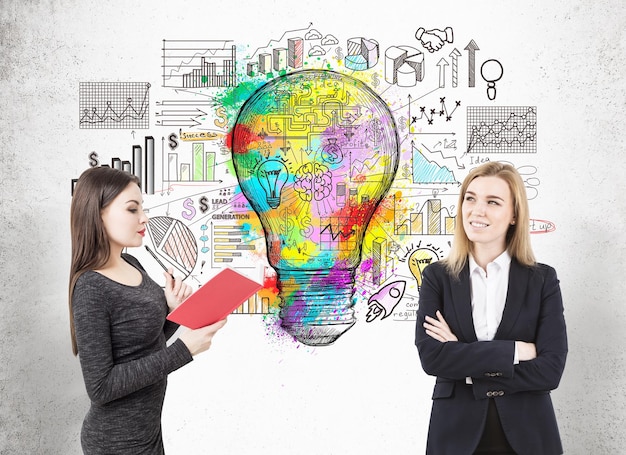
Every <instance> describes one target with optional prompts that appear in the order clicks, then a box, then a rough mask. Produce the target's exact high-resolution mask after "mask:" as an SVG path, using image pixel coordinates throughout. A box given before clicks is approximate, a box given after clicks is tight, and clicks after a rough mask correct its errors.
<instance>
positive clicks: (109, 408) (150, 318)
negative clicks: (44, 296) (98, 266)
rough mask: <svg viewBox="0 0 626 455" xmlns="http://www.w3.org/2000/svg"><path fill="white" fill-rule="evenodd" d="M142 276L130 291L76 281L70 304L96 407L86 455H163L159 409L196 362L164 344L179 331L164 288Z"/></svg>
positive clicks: (84, 435)
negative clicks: (170, 378) (175, 376)
mask: <svg viewBox="0 0 626 455" xmlns="http://www.w3.org/2000/svg"><path fill="white" fill-rule="evenodd" d="M122 257H123V258H124V259H125V260H126V261H127V262H128V263H130V264H131V265H133V266H134V267H136V268H137V269H138V270H139V271H140V272H141V274H142V282H141V284H140V285H139V286H126V285H123V284H120V283H118V282H116V281H113V280H111V279H109V278H107V277H105V276H104V275H101V274H100V273H97V272H94V271H88V272H85V273H84V274H83V275H82V276H81V277H80V278H79V279H78V281H77V283H76V287H75V288H74V294H73V298H72V307H73V314H74V324H75V330H76V342H77V345H78V356H79V359H80V364H81V368H82V372H83V378H84V380H85V387H86V389H87V394H88V395H89V398H90V400H91V407H90V408H89V412H88V413H87V415H86V417H85V420H84V422H83V427H82V431H81V444H82V448H83V452H84V453H85V454H86V455H104V454H111V455H125V454H128V455H130V454H132V455H138V454H145V455H148V454H149V455H158V454H163V453H164V449H163V439H162V434H161V410H162V407H163V400H164V397H165V388H166V385H167V375H168V374H169V373H171V372H172V371H174V370H176V369H178V368H180V367H181V366H183V365H185V364H187V363H188V362H190V361H191V360H192V359H193V358H192V356H191V354H190V353H189V350H188V349H187V347H186V346H185V344H184V343H183V342H182V341H181V340H180V339H178V340H176V341H175V342H174V343H172V344H171V345H170V346H166V340H167V338H169V337H170V336H171V335H172V334H173V333H174V332H175V331H176V329H177V327H178V326H177V325H175V324H173V323H171V322H169V321H167V320H166V319H165V317H166V315H167V312H168V308H167V302H166V300H165V295H164V293H163V289H162V288H161V287H160V286H159V285H158V284H157V283H155V282H154V281H153V280H152V279H151V278H150V277H149V276H148V275H147V273H146V272H145V270H144V269H143V267H141V265H140V264H139V262H138V261H137V259H135V258H134V257H132V256H130V255H128V254H123V255H122Z"/></svg>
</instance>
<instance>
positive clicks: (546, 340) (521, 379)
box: [473, 264, 568, 398]
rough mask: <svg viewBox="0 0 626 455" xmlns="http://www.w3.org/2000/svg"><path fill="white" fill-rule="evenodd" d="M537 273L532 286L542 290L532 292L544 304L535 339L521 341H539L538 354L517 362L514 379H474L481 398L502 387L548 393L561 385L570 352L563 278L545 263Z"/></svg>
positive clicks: (515, 391) (538, 268) (541, 307)
mask: <svg viewBox="0 0 626 455" xmlns="http://www.w3.org/2000/svg"><path fill="white" fill-rule="evenodd" d="M533 273H534V279H533V282H532V283H531V285H533V286H537V287H538V288H539V291H538V292H537V295H536V296H535V295H533V293H530V295H531V298H535V299H539V305H540V306H539V314H538V318H537V326H536V331H535V338H534V339H532V340H521V341H527V342H533V343H535V346H536V348H537V357H536V358H535V359H533V360H529V361H525V362H520V363H519V364H518V365H515V367H514V372H513V376H512V377H510V378H501V377H488V378H487V377H482V378H480V377H476V378H473V382H474V386H473V387H474V395H475V396H476V397H477V398H480V397H485V396H486V394H487V392H488V391H490V390H499V391H502V392H503V393H504V394H509V393H517V392H527V391H531V392H547V391H550V390H554V389H556V388H557V387H558V385H559V382H560V380H561V377H562V375H563V371H564V369H565V360H566V357H567V351H568V346H567V331H566V325H565V317H564V309H563V299H562V295H561V289H560V285H559V280H558V278H557V274H556V271H555V270H554V269H553V268H552V267H549V266H546V265H543V264H539V265H537V267H536V270H535V271H534V272H533ZM520 317H522V316H520ZM525 321H526V322H528V320H525ZM531 322H532V321H531Z"/></svg>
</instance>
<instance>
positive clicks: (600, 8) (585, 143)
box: [0, 0, 626, 455]
mask: <svg viewBox="0 0 626 455" xmlns="http://www.w3.org/2000/svg"><path fill="white" fill-rule="evenodd" d="M366 3H367V2H365V3H363V2H362V3H353V2H342V1H333V2H330V1H320V2H305V3H303V2H300V3H298V2H286V1H269V2H265V3H259V2H252V1H249V2H248V1H245V2H244V1H233V2H227V3H224V4H215V5H214V4H213V3H209V2H199V1H197V2H192V1H181V2H164V1H158V2H149V1H137V2H121V1H120V2H112V1H103V0H84V1H79V0H59V1H52V0H48V1H26V2H25V1H18V0H3V1H2V3H1V4H0V57H1V58H0V101H1V102H0V137H1V143H2V146H1V147H0V176H1V184H0V226H2V230H1V231H0V270H1V273H0V277H2V278H1V280H2V281H1V284H0V289H1V290H2V292H1V293H0V309H1V311H2V313H1V317H0V334H1V335H0V336H1V337H2V340H1V341H2V342H1V344H0V454H3V455H4V454H47V455H54V454H59V455H67V454H74V453H80V443H79V432H80V426H81V422H82V418H83V416H84V414H85V412H86V409H87V406H88V402H87V398H86V395H85V392H84V386H83V383H82V377H81V373H80V368H79V364H78V360H77V359H76V358H74V357H73V356H72V354H71V349H70V341H69V328H68V311H67V297H66V295H67V278H68V275H67V272H68V269H69V226H68V219H69V203H70V198H69V191H70V183H69V182H70V179H71V178H74V177H76V176H78V175H79V173H80V171H81V170H83V169H84V168H85V167H86V158H85V157H86V154H87V153H88V152H89V150H95V149H98V150H108V151H110V152H111V153H115V152H114V151H115V150H116V149H121V148H124V149H126V147H127V143H128V141H129V139H130V134H131V133H130V132H129V131H115V130H109V131H107V132H106V133H105V134H104V133H102V132H99V133H97V134H96V132H94V131H79V130H78V127H77V124H78V102H77V93H78V86H79V82H81V81H89V80H94V79H96V80H102V81H106V80H119V81H125V80H136V81H143V80H147V79H150V80H153V79H154V80H155V83H156V84H158V82H159V81H158V77H155V75H157V76H158V74H160V68H159V65H160V63H159V58H160V52H161V51H160V46H161V40H162V39H164V38H168V39H175V38H181V39H182V38H184V39H233V40H236V41H238V42H246V39H248V40H252V38H254V41H255V42H260V41H261V40H267V39H268V37H272V36H279V35H280V34H281V33H282V32H283V31H285V30H288V29H293V28H299V27H303V26H306V25H307V24H308V23H309V22H311V21H312V22H314V23H315V25H316V26H318V28H323V29H329V30H331V29H335V30H337V29H341V28H343V29H345V33H346V34H347V35H350V36H352V35H354V36H360V34H366V35H367V36H370V35H371V36H377V37H379V38H380V39H381V40H382V42H385V43H392V42H394V39H396V40H398V41H400V42H402V41H406V40H409V39H411V38H412V36H413V34H414V32H415V29H416V28H417V27H418V26H419V25H420V24H423V23H429V24H445V25H448V24H449V25H452V26H454V27H455V29H458V30H459V31H461V30H462V31H463V33H465V34H466V35H467V34H472V33H473V34H474V35H475V36H476V37H483V40H485V41H491V42H492V43H494V45H495V43H496V42H497V43H499V45H500V46H501V47H500V48H499V49H500V51H499V52H501V53H503V52H504V49H509V50H510V55H509V56H508V62H509V63H508V66H507V71H508V69H509V68H511V69H513V71H514V72H513V73H512V74H515V78H516V79H517V80H520V79H521V78H523V77H524V75H526V76H527V79H525V80H524V82H523V83H521V85H519V84H518V85H516V86H515V90H518V91H519V97H518V98H516V97H515V96H514V95H509V97H510V99H511V102H513V103H519V104H533V105H537V106H538V107H539V114H538V115H539V136H538V138H539V148H540V153H539V155H538V160H539V162H538V165H539V167H541V168H542V169H543V170H544V178H543V179H542V182H541V185H542V187H541V191H542V198H541V201H540V202H539V203H538V204H539V205H537V206H535V207H536V209H537V212H539V213H542V214H545V218H547V219H550V220H552V221H553V222H554V223H556V225H557V227H558V229H557V231H556V232H555V233H553V234H550V235H545V236H537V237H535V238H534V240H533V241H534V242H535V248H536V250H537V254H538V256H539V258H540V259H541V260H542V261H543V262H546V263H549V264H551V265H553V266H554V267H556V269H557V270H558V272H559V276H560V279H561V284H562V289H563V294H564V297H565V307H566V318H567V323H568V329H569V338H570V355H569V358H568V364H567V368H566V372H565V376H564V378H563V381H562V383H561V386H560V388H559V389H558V390H557V391H556V392H554V393H553V400H554V403H555V407H556V410H557V414H558V418H559V422H560V427H561V432H562V438H563V443H564V447H565V453H566V454H568V455H588V454H594V455H602V454H607V455H614V454H619V453H626V430H625V429H624V428H625V424H626V422H625V420H626V398H625V396H626V393H625V392H626V386H625V384H626V381H625V379H624V378H625V377H626V368H625V364H624V360H625V357H626V355H625V354H624V347H625V346H626V330H625V329H626V305H625V304H624V296H625V295H626V282H625V280H624V279H623V275H624V271H625V270H626V264H625V260H624V257H625V252H626V238H625V234H624V232H625V230H624V225H625V221H626V219H625V215H624V207H625V206H626V200H625V197H626V196H625V194H626V178H625V176H624V172H625V169H626V167H625V166H624V150H625V148H626V147H625V145H626V143H625V141H624V134H625V133H626V127H625V126H624V125H625V124H626V122H625V120H626V118H625V115H624V108H625V106H626V97H625V94H626V81H625V78H624V72H625V71H626V62H625V56H626V33H625V30H626V9H625V8H624V4H623V0H594V1H592V0H557V1H552V2H541V1H538V0H536V1H508V2H500V1H496V0H491V1H488V0H481V1H473V2H466V1H457V2H450V1H448V2H446V1H444V2H433V4H432V5H431V4H429V3H427V2H422V1H411V2H408V1H395V0H392V1H387V2H384V3H376V4H372V5H371V6H370V3H367V6H366ZM357 5H359V6H357ZM479 44H480V43H479ZM507 89H510V86H508V85H507V81H506V80H503V82H502V85H499V90H502V93H505V92H506V90H507ZM498 96H500V94H499V95H498ZM503 96H504V95H503ZM231 319H232V320H231V321H230V322H229V324H230V326H229V329H230V330H229V331H225V333H224V334H223V336H222V337H221V338H220V339H219V340H216V343H215V349H213V350H212V351H210V352H209V353H207V354H206V355H205V356H204V357H201V358H200V359H198V361H197V362H194V363H193V364H192V365H191V366H189V368H185V369H184V371H183V370H181V371H180V372H176V373H175V374H173V375H172V376H171V379H170V388H169V390H168V397H167V401H166V405H165V409H164V419H163V421H164V435H165V439H166V446H167V448H168V450H169V453H172V454H180V453H191V454H203V453H221V454H237V455H240V454H244V453H257V454H274V455H276V454H290V453H294V450H293V448H294V447H297V448H298V450H297V452H298V453H301V454H303V455H308V454H313V453H322V452H324V453H331V454H334V453H336V454H339V453H341V454H346V455H350V454H359V455H363V454H380V453H388V454H394V455H405V454H409V453H421V452H422V450H423V447H424V443H425V435H426V427H427V422H428V414H429V411H430V391H431V385H432V380H431V378H428V377H426V376H425V375H424V374H423V372H422V371H421V369H420V367H419V363H418V358H417V354H416V352H415V348H414V346H413V344H412V343H413V334H412V330H413V328H412V325H410V324H406V325H403V324H396V325H393V326H392V325H386V326H383V325H382V324H381V325H379V326H376V327H374V326H371V327H370V326H368V327H367V328H366V327H364V326H363V325H360V326H357V327H355V328H354V329H353V332H351V336H350V337H346V339H345V340H344V341H342V343H340V344H338V345H337V346H333V347H332V348H329V349H326V350H323V349H294V348H292V347H285V346H278V347H277V346H276V345H272V344H271V343H268V342H267V339H266V337H265V335H264V333H263V328H262V326H261V324H259V323H258V321H257V320H256V319H251V318H247V317H246V318H231Z"/></svg>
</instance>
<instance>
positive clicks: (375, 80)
mask: <svg viewBox="0 0 626 455" xmlns="http://www.w3.org/2000/svg"><path fill="white" fill-rule="evenodd" d="M379 85H380V79H378V74H376V73H374V74H372V86H373V87H374V88H376V87H378V86H379Z"/></svg>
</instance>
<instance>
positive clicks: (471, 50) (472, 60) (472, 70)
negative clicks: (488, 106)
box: [465, 40, 480, 87]
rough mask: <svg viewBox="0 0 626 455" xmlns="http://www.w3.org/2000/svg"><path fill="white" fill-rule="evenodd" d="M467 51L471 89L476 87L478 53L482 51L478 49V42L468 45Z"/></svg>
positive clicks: (472, 41)
mask: <svg viewBox="0 0 626 455" xmlns="http://www.w3.org/2000/svg"><path fill="white" fill-rule="evenodd" d="M465 50H466V51H467V52H468V54H469V67H468V71H469V74H468V77H469V82H468V85H469V86H470V87H476V51H478V50H480V48H479V47H478V44H476V41H474V40H470V42H469V43H467V46H465Z"/></svg>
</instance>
